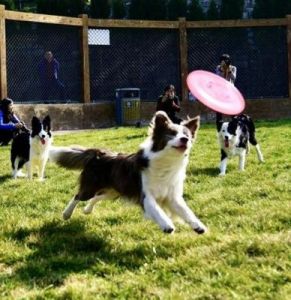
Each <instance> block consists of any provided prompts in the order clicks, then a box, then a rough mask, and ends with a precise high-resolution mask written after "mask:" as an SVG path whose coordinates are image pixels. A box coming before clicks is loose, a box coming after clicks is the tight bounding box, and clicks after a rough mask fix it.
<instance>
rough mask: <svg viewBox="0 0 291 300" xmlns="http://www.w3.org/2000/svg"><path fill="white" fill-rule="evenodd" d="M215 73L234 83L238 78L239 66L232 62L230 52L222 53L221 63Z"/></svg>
mask: <svg viewBox="0 0 291 300" xmlns="http://www.w3.org/2000/svg"><path fill="white" fill-rule="evenodd" d="M215 73H216V74H217V75H219V76H221V77H223V78H224V79H226V80H227V81H229V82H230V83H232V84H234V82H235V80H236V73H237V68H236V67H235V66H233V65H232V64H231V58H230V55H229V54H222V55H221V57H220V60H219V65H218V66H217V67H216V69H215Z"/></svg>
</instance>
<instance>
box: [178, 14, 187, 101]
mask: <svg viewBox="0 0 291 300" xmlns="http://www.w3.org/2000/svg"><path fill="white" fill-rule="evenodd" d="M179 40H180V68H181V70H180V71H181V88H182V90H181V92H182V95H181V100H183V101H184V103H185V102H186V100H188V88H187V83H186V79H187V75H188V43H187V29H186V18H179Z"/></svg>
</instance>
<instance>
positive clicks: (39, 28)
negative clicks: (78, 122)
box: [6, 20, 288, 103]
mask: <svg viewBox="0 0 291 300" xmlns="http://www.w3.org/2000/svg"><path fill="white" fill-rule="evenodd" d="M80 31H81V28H80V27H78V26H65V25H52V24H42V23H30V22H17V21H7V20H6V45H7V84H8V95H9V97H11V98H13V99H14V100H15V102H18V103H67V102H82V80H83V77H82V57H81V55H82V54H81V52H82V51H81V43H80V40H81V36H80ZM286 36H287V32H286V27H284V26H272V27H239V28H206V29H203V28H199V29H196V28H195V29H187V38H188V70H189V72H190V71H193V70H197V69H204V70H209V71H213V72H214V70H215V67H216V65H217V64H218V62H219V57H220V55H221V54H222V53H228V54H230V55H231V57H232V62H233V64H234V65H236V66H237V68H238V74H237V81H236V86H237V87H238V88H239V89H240V91H241V92H242V94H243V95H244V96H245V97H246V98H248V99H260V98H283V97H288V53H287V38H286ZM48 50H49V51H51V52H52V53H53V55H54V57H55V58H56V59H57V61H58V62H59V72H58V81H59V82H58V83H52V84H47V85H46V84H44V82H43V75H44V74H47V73H54V71H52V70H48V69H45V68H43V67H41V62H42V60H43V58H44V53H45V52H46V51H48ZM89 66H90V89H91V90H90V92H91V101H92V102H98V101H113V100H115V90H116V89H118V88H139V89H140V90H141V99H142V100H145V101H146V100H149V101H154V100H156V99H157V97H158V96H159V95H160V94H161V92H162V90H163V88H164V87H165V86H166V85H168V84H170V83H171V84H174V85H175V86H176V88H177V91H178V94H181V86H182V83H181V77H180V75H181V70H180V45H179V30H178V29H145V28H116V27H114V28H109V29H108V28H90V29H89ZM41 73H42V74H41Z"/></svg>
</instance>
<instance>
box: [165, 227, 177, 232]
mask: <svg viewBox="0 0 291 300" xmlns="http://www.w3.org/2000/svg"><path fill="white" fill-rule="evenodd" d="M163 231H164V233H174V231H175V228H173V227H167V228H163Z"/></svg>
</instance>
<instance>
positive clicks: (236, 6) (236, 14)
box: [220, 0, 244, 20]
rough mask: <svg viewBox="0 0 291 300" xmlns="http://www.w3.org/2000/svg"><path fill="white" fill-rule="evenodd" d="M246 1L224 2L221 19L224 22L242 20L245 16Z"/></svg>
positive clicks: (233, 0)
mask: <svg viewBox="0 0 291 300" xmlns="http://www.w3.org/2000/svg"><path fill="white" fill-rule="evenodd" d="M243 7H244V0H222V1H221V8H220V18H221V19H222V20H228V19H241V18H242V14H243Z"/></svg>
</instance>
